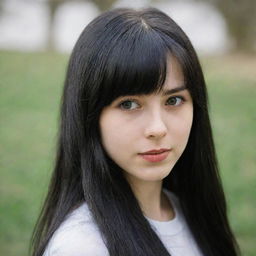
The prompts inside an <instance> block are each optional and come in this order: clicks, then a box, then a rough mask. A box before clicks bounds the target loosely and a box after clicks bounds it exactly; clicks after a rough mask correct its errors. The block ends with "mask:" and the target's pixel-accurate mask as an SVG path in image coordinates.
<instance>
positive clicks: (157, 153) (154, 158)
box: [139, 148, 171, 163]
mask: <svg viewBox="0 0 256 256" xmlns="http://www.w3.org/2000/svg"><path fill="white" fill-rule="evenodd" d="M170 151H171V150H170V149H165V148H161V149H153V150H149V151H146V152H143V153H139V155H140V156H141V157H142V158H143V159H144V160H146V161H148V162H151V163H156V162H161V161H163V160H165V159H166V158H167V156H168V155H169V153H170Z"/></svg>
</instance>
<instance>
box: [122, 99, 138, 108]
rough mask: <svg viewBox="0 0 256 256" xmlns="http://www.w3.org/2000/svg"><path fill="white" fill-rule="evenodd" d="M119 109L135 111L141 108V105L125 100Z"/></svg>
mask: <svg viewBox="0 0 256 256" xmlns="http://www.w3.org/2000/svg"><path fill="white" fill-rule="evenodd" d="M119 107H120V108H121V109H124V110H133V109H136V108H139V107H140V106H139V104H138V103H137V102H135V101H133V100H125V101H123V102H121V103H120V104H119Z"/></svg>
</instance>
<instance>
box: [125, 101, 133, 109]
mask: <svg viewBox="0 0 256 256" xmlns="http://www.w3.org/2000/svg"><path fill="white" fill-rule="evenodd" d="M131 105H132V103H131V101H125V102H123V107H124V108H131Z"/></svg>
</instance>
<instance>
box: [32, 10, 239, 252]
mask: <svg viewBox="0 0 256 256" xmlns="http://www.w3.org/2000/svg"><path fill="white" fill-rule="evenodd" d="M33 241H34V242H33V248H34V249H33V255H34V256H39V255H40V256H41V255H44V256H80V255H81V256H82V255H88V256H90V255H92V256H96V255H99V256H104V255H111V256H135V255H140V256H144V255H145V256H156V255H160V256H165V255H172V256H181V255H182V256H190V255H191V256H192V255H193V256H202V255H204V256H217V255H218V256H221V255H225V256H235V255H238V247H237V245H236V242H235V239H234V237H233V235H232V232H231V230H230V227H229V224H228V219H227V215H226V202H225V198H224V194H223V189H222V186H221V182H220V177H219V174H218V167H217V162H216V158H215V152H214V144H213V139H212V132H211V126H210V121H209V116H208V110H207V95H206V88H205V82H204V78H203V74H202V71H201V67H200V64H199V61H198V58H197V56H196V53H195V51H194V49H193V47H192V45H191V43H190V41H189V39H188V38H187V36H186V35H185V34H184V32H183V31H182V30H181V28H180V27H179V26H178V25H177V24H176V23H175V22H174V21H173V20H172V19H171V18H170V17H168V16H167V15H166V14H164V13H162V12H160V11H159V10H157V9H152V8H149V9H144V10H141V11H135V10H132V9H116V10H112V11H109V12H106V13H103V14H101V15H100V16H99V17H97V18H96V19H95V20H93V21H92V22H91V23H90V24H89V25H88V26H87V27H86V28H85V30H84V31H83V32H82V34H81V36H80V38H79V39H78V41H77V43H76V45H75V47H74V50H73V52H72V55H71V58H70V62H69V66H68V70H67V76H66V81H65V88H64V93H63V102H62V109H61V125H60V132H59V142H58V153H57V159H56V165H55V169H54V172H53V176H52V180H51V184H50V188H49V192H48V196H47V198H46V201H45V204H44V207H43V210H42V213H41V215H40V218H39V222H38V224H37V226H36V229H35V233H34V240H33Z"/></svg>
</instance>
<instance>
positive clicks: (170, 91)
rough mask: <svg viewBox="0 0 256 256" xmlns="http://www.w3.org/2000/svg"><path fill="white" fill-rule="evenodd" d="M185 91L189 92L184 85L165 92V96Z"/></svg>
mask: <svg viewBox="0 0 256 256" xmlns="http://www.w3.org/2000/svg"><path fill="white" fill-rule="evenodd" d="M184 90H187V87H186V86H185V85H182V86H179V87H176V88H173V89H170V90H163V95H164V96H166V95H170V94H173V93H176V92H180V91H184Z"/></svg>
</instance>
